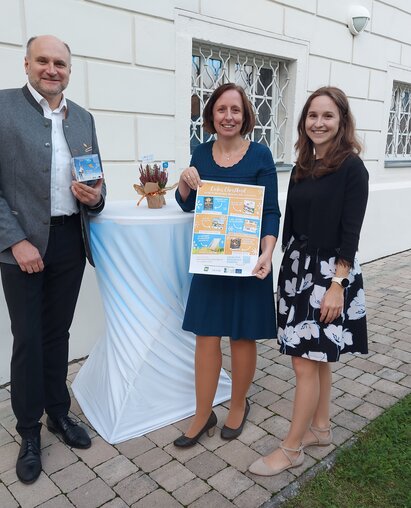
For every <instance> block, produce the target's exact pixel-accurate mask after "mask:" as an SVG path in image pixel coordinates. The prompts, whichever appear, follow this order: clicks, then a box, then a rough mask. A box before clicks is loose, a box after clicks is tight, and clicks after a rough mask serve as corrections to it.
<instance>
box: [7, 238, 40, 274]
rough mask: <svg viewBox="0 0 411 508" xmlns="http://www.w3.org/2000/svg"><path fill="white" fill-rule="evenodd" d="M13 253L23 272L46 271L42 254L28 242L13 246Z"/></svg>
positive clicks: (24, 241) (23, 241)
mask: <svg viewBox="0 0 411 508" xmlns="http://www.w3.org/2000/svg"><path fill="white" fill-rule="evenodd" d="M11 252H12V253H13V256H14V259H15V260H16V261H17V263H18V265H19V267H20V268H21V270H22V271H23V272H27V273H38V272H42V271H43V270H44V263H43V260H42V259H41V256H40V252H39V251H38V249H37V247H34V245H33V244H31V243H30V242H29V241H28V240H22V241H21V242H17V243H15V244H14V245H12V246H11Z"/></svg>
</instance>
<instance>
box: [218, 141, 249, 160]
mask: <svg viewBox="0 0 411 508" xmlns="http://www.w3.org/2000/svg"><path fill="white" fill-rule="evenodd" d="M243 150H244V141H242V142H241V146H240V148H239V149H237V150H234V151H233V152H231V153H226V152H224V151H223V149H222V148H221V154H222V156H223V157H224V159H225V160H227V161H229V160H231V157H233V156H234V155H240V154H241V152H242V151H243Z"/></svg>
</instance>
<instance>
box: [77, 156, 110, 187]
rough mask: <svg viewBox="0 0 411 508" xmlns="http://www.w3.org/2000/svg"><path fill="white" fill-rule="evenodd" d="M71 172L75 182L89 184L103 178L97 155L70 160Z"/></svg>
mask: <svg viewBox="0 0 411 508" xmlns="http://www.w3.org/2000/svg"><path fill="white" fill-rule="evenodd" d="M71 171H72V173H73V178H74V179H75V180H77V182H82V183H91V182H95V181H96V180H100V179H101V178H103V177H104V175H103V170H102V169H101V166H100V159H99V157H98V155H97V154H90V155H81V156H79V157H73V158H72V159H71Z"/></svg>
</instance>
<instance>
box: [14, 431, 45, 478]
mask: <svg viewBox="0 0 411 508" xmlns="http://www.w3.org/2000/svg"><path fill="white" fill-rule="evenodd" d="M40 454H41V451H40V436H36V437H31V438H22V440H21V445H20V452H19V455H18V457H17V463H16V474H17V478H18V479H19V480H20V481H21V482H23V483H27V484H29V483H33V482H35V481H36V480H37V478H38V477H39V476H40V473H41V458H40Z"/></svg>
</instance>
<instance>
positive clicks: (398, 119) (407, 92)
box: [385, 81, 411, 162]
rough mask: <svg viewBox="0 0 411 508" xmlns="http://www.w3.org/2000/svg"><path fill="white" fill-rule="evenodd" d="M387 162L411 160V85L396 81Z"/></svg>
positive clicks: (392, 100)
mask: <svg viewBox="0 0 411 508" xmlns="http://www.w3.org/2000/svg"><path fill="white" fill-rule="evenodd" d="M385 157H386V159H387V161H388V162H389V161H397V162H398V161H402V160H403V161H405V160H411V85H408V84H405V83H399V82H396V81H394V85H393V90H392V98H391V108H390V115H389V120H388V132H387V146H386V149H385Z"/></svg>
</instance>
